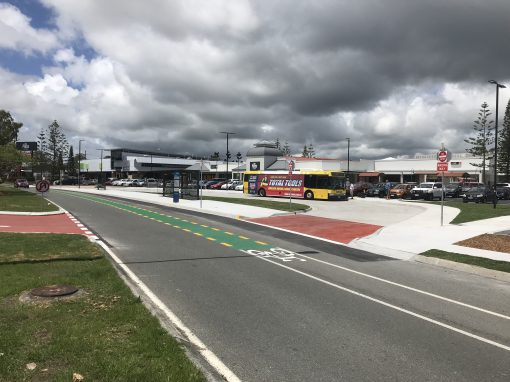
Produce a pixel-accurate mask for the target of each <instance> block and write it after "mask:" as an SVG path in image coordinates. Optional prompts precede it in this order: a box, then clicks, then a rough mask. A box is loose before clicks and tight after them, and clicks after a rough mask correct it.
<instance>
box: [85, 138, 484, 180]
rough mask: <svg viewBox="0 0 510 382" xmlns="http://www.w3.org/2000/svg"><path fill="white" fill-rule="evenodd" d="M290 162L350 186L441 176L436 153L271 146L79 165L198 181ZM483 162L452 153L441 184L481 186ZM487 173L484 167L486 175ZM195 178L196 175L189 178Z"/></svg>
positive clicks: (115, 157)
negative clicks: (318, 152) (239, 157)
mask: <svg viewBox="0 0 510 382" xmlns="http://www.w3.org/2000/svg"><path fill="white" fill-rule="evenodd" d="M289 160H293V161H294V162H295V169H296V170H328V171H342V172H346V173H347V172H348V173H349V176H350V178H351V180H352V181H353V182H358V181H362V182H370V183H376V182H382V181H385V180H386V179H388V180H390V181H395V182H401V183H404V182H424V181H435V180H440V179H441V176H442V175H443V173H439V172H438V171H437V159H436V154H435V153H431V154H430V155H415V156H414V157H412V158H407V157H406V158H396V159H395V158H386V159H377V160H363V159H358V160H352V161H349V162H348V161H347V160H341V159H328V158H304V157H300V156H285V155H284V154H283V153H282V152H281V151H280V150H279V149H278V148H277V147H276V145H275V143H274V142H271V141H261V142H258V143H256V144H255V145H254V147H252V148H251V149H249V150H248V152H247V153H246V159H245V162H241V161H240V162H237V161H236V162H229V163H228V164H227V163H226V162H225V161H220V160H218V161H216V160H209V159H200V158H193V157H189V156H183V155H176V154H168V153H162V152H159V151H158V152H150V151H142V150H133V149H126V148H119V149H111V150H107V151H104V156H103V158H102V159H88V160H87V159H86V160H82V162H81V173H82V175H83V176H84V177H89V178H97V177H99V175H100V174H101V173H102V174H103V176H104V177H112V178H147V177H151V178H165V177H169V176H172V174H175V173H179V174H181V175H182V176H184V177H186V176H187V175H188V174H192V173H194V174H195V175H196V174H198V173H200V172H201V173H202V178H203V179H212V178H217V177H219V178H231V177H233V178H239V177H240V176H241V174H242V173H243V172H244V171H246V169H250V170H261V171H274V170H287V169H288V161H289ZM481 163H482V159H481V158H476V157H473V156H471V155H469V154H467V153H454V154H453V155H452V158H451V161H450V162H449V171H448V172H445V173H444V180H445V182H452V181H456V180H458V179H459V178H470V179H471V180H473V181H479V182H481V181H482V168H481V167H478V166H476V165H477V164H478V165H479V164H481ZM489 171H492V170H491V169H489V168H487V169H486V172H487V173H489ZM194 178H195V179H196V176H195V177H194Z"/></svg>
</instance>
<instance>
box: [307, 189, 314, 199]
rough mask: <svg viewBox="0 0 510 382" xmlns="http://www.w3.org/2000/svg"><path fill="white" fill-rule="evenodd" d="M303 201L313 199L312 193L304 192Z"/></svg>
mask: <svg viewBox="0 0 510 382" xmlns="http://www.w3.org/2000/svg"><path fill="white" fill-rule="evenodd" d="M305 199H313V192H312V191H310V190H308V191H306V192H305Z"/></svg>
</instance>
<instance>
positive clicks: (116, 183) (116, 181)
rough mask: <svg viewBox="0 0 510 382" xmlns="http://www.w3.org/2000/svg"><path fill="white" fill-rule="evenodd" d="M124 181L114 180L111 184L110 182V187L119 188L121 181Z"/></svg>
mask: <svg viewBox="0 0 510 382" xmlns="http://www.w3.org/2000/svg"><path fill="white" fill-rule="evenodd" d="M123 180H124V179H115V180H114V181H113V182H112V186H120V185H121V182H122V181H123Z"/></svg>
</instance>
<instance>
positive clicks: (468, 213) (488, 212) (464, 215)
mask: <svg viewBox="0 0 510 382" xmlns="http://www.w3.org/2000/svg"><path fill="white" fill-rule="evenodd" d="M430 203H434V204H439V205H440V204H441V202H430ZM444 205H445V206H447V207H455V208H458V209H460V213H459V214H458V215H457V216H456V217H455V219H453V220H452V222H451V223H452V224H461V223H467V222H471V221H475V220H484V219H490V218H497V217H499V216H507V215H510V204H498V205H497V206H496V208H494V206H493V205H492V204H490V203H483V204H482V203H478V204H477V203H463V202H462V201H446V200H445V202H444Z"/></svg>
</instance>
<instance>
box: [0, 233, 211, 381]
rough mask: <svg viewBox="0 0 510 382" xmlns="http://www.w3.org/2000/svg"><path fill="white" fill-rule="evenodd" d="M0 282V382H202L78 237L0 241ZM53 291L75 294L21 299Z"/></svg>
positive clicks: (4, 236)
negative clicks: (58, 287)
mask: <svg viewBox="0 0 510 382" xmlns="http://www.w3.org/2000/svg"><path fill="white" fill-rule="evenodd" d="M77 260H80V261H77ZM0 279H1V280H2V283H1V284H0V297H1V300H2V303H1V304H0V316H1V317H2V320H1V321H0V338H2V341H0V353H1V357H0V380H5V381H13V382H16V381H26V380H45V381H46V380H48V381H49V380H71V379H72V375H73V373H79V374H81V375H82V376H83V377H84V378H85V380H90V381H100V380H125V381H127V380H150V381H167V380H174V381H181V380H182V381H184V380H185V381H204V380H205V378H204V376H203V375H202V373H201V372H200V371H199V370H198V369H197V368H196V367H195V366H194V365H193V364H192V363H191V362H190V361H189V360H188V359H187V357H186V355H185V352H184V351H183V349H182V347H181V345H180V344H179V343H178V342H177V341H176V340H175V339H174V338H172V337H171V336H170V335H169V334H168V333H167V332H166V331H165V330H164V329H163V328H162V327H161V325H160V324H159V322H158V321H157V319H156V318H155V317H153V316H152V315H151V314H150V313H149V312H148V311H147V310H146V308H145V307H144V306H143V304H142V303H141V301H140V299H139V298H137V297H135V296H133V294H132V293H131V291H130V290H129V289H128V288H127V287H126V286H125V284H124V283H123V281H122V280H121V279H120V278H119V277H118V276H117V274H116V272H115V270H114V269H113V267H112V265H111V264H110V262H109V260H108V259H107V258H105V256H104V252H103V249H102V248H100V247H99V246H98V245H97V244H94V243H91V242H90V241H88V240H87V239H86V238H85V237H83V236H81V235H63V234H62V235H58V234H21V233H0ZM54 284H68V285H74V286H76V287H77V288H78V292H77V293H76V294H75V295H71V296H72V297H69V298H58V299H55V298H53V299H51V298H44V300H43V299H42V298H33V297H31V295H30V293H29V291H30V290H32V289H34V288H39V287H44V286H49V285H54ZM21 297H23V298H21ZM29 364H30V365H32V364H33V365H35V367H34V368H32V366H31V368H30V369H29V368H27V366H26V365H29Z"/></svg>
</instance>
